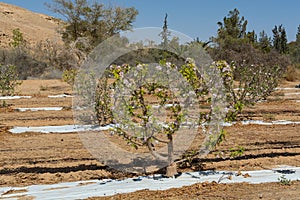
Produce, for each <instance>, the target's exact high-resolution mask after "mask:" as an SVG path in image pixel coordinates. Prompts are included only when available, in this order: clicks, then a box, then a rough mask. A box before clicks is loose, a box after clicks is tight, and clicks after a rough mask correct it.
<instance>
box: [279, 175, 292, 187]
mask: <svg viewBox="0 0 300 200" xmlns="http://www.w3.org/2000/svg"><path fill="white" fill-rule="evenodd" d="M278 181H279V183H280V184H281V185H291V180H290V179H287V178H286V177H285V175H281V176H280V177H279V178H278Z"/></svg>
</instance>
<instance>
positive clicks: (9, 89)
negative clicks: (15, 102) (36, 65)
mask: <svg viewBox="0 0 300 200" xmlns="http://www.w3.org/2000/svg"><path fill="white" fill-rule="evenodd" d="M0 72H1V73H0V94H1V95H4V96H9V95H14V93H15V88H16V86H18V85H21V83H22V82H21V81H19V80H18V73H17V70H16V66H14V65H1V64H0Z"/></svg>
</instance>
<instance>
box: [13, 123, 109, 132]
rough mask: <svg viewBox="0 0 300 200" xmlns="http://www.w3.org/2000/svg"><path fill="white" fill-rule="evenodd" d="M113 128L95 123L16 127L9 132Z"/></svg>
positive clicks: (76, 130) (101, 129)
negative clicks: (95, 124)
mask: <svg viewBox="0 0 300 200" xmlns="http://www.w3.org/2000/svg"><path fill="white" fill-rule="evenodd" d="M111 128H113V125H107V126H94V125H80V126H79V125H64V126H33V127H14V128H12V129H10V130H9V132H11V133H14V134H20V133H26V132H37V133H72V132H81V131H106V130H110V129H111Z"/></svg>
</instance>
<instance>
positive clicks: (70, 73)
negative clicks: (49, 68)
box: [62, 69, 77, 86]
mask: <svg viewBox="0 0 300 200" xmlns="http://www.w3.org/2000/svg"><path fill="white" fill-rule="evenodd" d="M76 75H77V70H76V69H66V70H64V72H63V74H62V80H63V81H64V82H66V83H68V84H70V85H71V86H73V85H74V81H75V77H76Z"/></svg>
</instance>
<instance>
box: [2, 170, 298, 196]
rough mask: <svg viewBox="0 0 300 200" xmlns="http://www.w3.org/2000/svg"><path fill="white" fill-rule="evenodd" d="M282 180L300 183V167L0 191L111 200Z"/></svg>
mask: <svg viewBox="0 0 300 200" xmlns="http://www.w3.org/2000/svg"><path fill="white" fill-rule="evenodd" d="M245 175H247V176H245ZM248 175H249V176H248ZM283 176H284V178H285V179H287V180H291V181H296V180H300V167H291V166H282V167H279V168H276V169H271V170H257V171H242V172H241V173H238V172H236V171H235V172H232V171H200V172H187V173H183V174H182V175H180V176H179V177H177V178H166V177H163V176H162V175H155V176H142V177H137V178H128V179H125V180H112V179H104V180H89V181H78V182H65V183H58V184H52V185H31V186H26V187H2V188H0V198H4V199H8V198H9V199H17V198H18V197H23V198H25V197H33V198H34V199H43V200H47V199H69V200H72V199H74V200H75V199H84V198H88V197H95V196H111V195H115V194H118V193H129V192H134V191H138V190H143V189H149V190H166V189H170V188H180V187H183V186H188V185H192V184H195V183H203V182H206V181H208V182H213V181H215V182H218V183H241V182H247V183H251V184H258V183H268V182H279V180H280V179H282V178H283ZM22 190H24V191H22ZM9 191H14V193H12V192H11V193H10V192H9ZM18 191H19V192H18Z"/></svg>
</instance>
